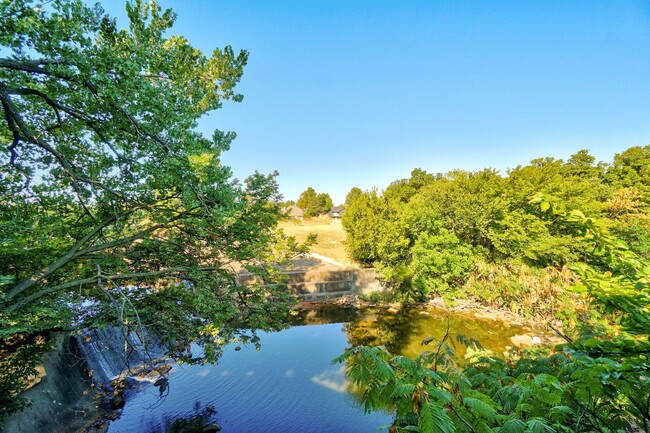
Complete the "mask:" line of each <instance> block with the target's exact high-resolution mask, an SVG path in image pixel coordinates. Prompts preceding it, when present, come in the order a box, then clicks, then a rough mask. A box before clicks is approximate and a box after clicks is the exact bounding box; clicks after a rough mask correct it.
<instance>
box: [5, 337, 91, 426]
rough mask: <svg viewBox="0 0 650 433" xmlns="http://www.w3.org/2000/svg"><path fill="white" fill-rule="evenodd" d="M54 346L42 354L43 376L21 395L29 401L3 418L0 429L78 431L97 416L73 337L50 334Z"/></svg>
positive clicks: (87, 379)
mask: <svg viewBox="0 0 650 433" xmlns="http://www.w3.org/2000/svg"><path fill="white" fill-rule="evenodd" d="M52 342H53V346H54V348H53V349H52V350H51V351H49V352H48V353H46V354H45V356H44V357H43V368H44V370H45V376H44V377H43V378H42V379H41V381H40V382H39V383H37V384H36V385H34V386H33V387H31V388H30V389H28V390H27V391H25V392H24V393H23V394H22V396H23V397H25V398H27V399H29V400H31V401H32V405H31V406H29V407H28V408H26V409H24V410H23V411H22V412H18V413H14V414H11V415H9V416H7V417H6V418H5V419H4V420H3V424H4V425H3V427H1V428H0V431H2V432H6V433H18V432H48V433H59V432H61V433H63V432H71V431H77V430H79V429H81V428H82V427H83V426H84V425H86V424H87V423H88V422H89V421H91V420H92V419H93V418H94V417H96V405H97V402H96V393H95V388H94V387H93V386H92V380H91V379H90V378H89V377H88V372H87V371H86V369H85V368H84V367H83V364H84V363H83V361H82V359H81V358H80V356H79V354H78V352H77V347H76V343H75V341H74V339H73V338H72V337H70V336H69V334H64V333H55V334H53V335H52Z"/></svg>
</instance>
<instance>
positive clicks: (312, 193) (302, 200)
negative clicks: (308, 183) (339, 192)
mask: <svg viewBox="0 0 650 433" xmlns="http://www.w3.org/2000/svg"><path fill="white" fill-rule="evenodd" d="M332 204H333V203H332V198H331V197H330V196H329V194H326V193H324V192H323V193H320V194H319V193H317V192H316V190H315V189H314V188H312V187H309V188H307V189H306V190H305V191H303V192H302V194H300V197H299V198H298V201H297V202H296V205H297V206H298V207H299V208H301V209H302V210H303V211H304V212H305V217H307V218H311V217H315V216H318V215H322V214H324V213H326V212H327V211H328V210H330V208H331V207H332Z"/></svg>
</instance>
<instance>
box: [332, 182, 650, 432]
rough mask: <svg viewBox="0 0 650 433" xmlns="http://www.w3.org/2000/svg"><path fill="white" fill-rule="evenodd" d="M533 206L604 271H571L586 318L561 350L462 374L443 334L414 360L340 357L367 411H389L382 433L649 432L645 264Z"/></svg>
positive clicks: (472, 367) (592, 230) (365, 352)
mask: <svg viewBox="0 0 650 433" xmlns="http://www.w3.org/2000/svg"><path fill="white" fill-rule="evenodd" d="M533 203H535V204H538V205H539V206H540V208H541V210H542V212H544V214H546V215H548V216H549V217H551V218H553V219H554V221H555V224H557V225H560V226H565V228H567V229H571V230H575V231H577V232H579V233H581V234H582V235H583V236H584V238H585V239H586V241H587V242H589V244H590V245H591V246H592V248H593V249H592V251H591V253H590V254H592V255H597V256H600V257H602V258H603V261H604V263H606V267H605V268H598V267H594V266H591V265H590V264H588V263H582V264H580V265H577V266H576V267H575V272H576V273H577V274H578V275H579V277H580V282H579V284H578V285H576V286H575V287H574V290H576V291H578V292H584V293H586V294H588V295H589V296H590V297H591V298H592V299H593V302H594V305H593V309H592V311H591V315H590V316H585V317H584V318H583V320H584V322H583V323H582V324H581V325H582V326H580V327H579V328H577V329H574V330H570V334H572V335H565V339H566V341H567V342H566V344H563V345H559V346H557V347H555V348H547V349H541V350H539V351H538V352H533V351H531V352H524V353H522V354H521V355H520V356H519V358H510V359H507V360H502V359H495V358H490V357H486V356H482V355H481V353H480V350H479V351H478V352H476V351H475V352H474V356H473V360H472V362H471V363H470V364H469V365H468V366H467V367H465V368H459V367H457V366H455V365H454V353H453V350H452V349H451V345H450V339H451V337H450V336H449V334H448V333H447V335H445V337H444V338H442V339H441V340H440V341H438V342H437V345H436V348H435V350H432V351H431V352H426V353H424V354H422V355H421V356H420V357H418V358H416V359H408V358H404V357H402V356H394V355H392V354H391V353H389V352H387V351H386V350H385V349H384V348H383V347H381V346H379V347H365V346H358V347H355V348H353V349H351V350H348V351H347V352H346V353H344V354H343V355H342V356H341V357H340V358H338V359H337V360H335V361H337V362H343V361H348V363H349V364H348V375H349V376H350V378H351V379H352V380H353V381H354V382H355V383H356V384H357V385H359V386H362V387H364V389H365V392H364V395H363V401H364V404H365V407H366V410H377V409H385V408H389V407H390V408H393V409H394V411H395V419H394V423H393V425H392V427H391V429H390V431H402V432H406V431H420V432H457V431H458V432H471V433H478V432H499V433H505V432H522V433H523V432H526V431H532V432H549V433H550V432H559V431H561V432H593V431H597V432H603V433H605V432H618V431H626V430H627V431H632V430H635V431H646V432H647V431H650V407H649V406H648V402H649V401H650V379H649V378H650V363H649V362H648V354H650V340H649V333H650V309H649V306H650V264H648V262H647V261H645V260H643V259H642V258H641V257H640V256H638V255H637V254H635V253H634V252H633V251H631V250H630V249H629V247H628V246H627V244H626V243H625V242H623V241H620V240H618V239H617V238H615V237H614V236H612V235H611V234H610V233H609V232H608V230H607V229H606V227H605V226H604V225H603V223H602V222H599V221H597V220H595V219H593V218H589V217H586V216H585V215H584V214H582V213H581V212H579V211H572V212H567V211H565V210H564V209H563V207H561V206H559V205H557V204H555V202H553V201H552V200H549V199H548V198H547V196H543V195H537V196H536V197H535V199H534V200H533ZM431 342H432V339H427V340H425V341H424V342H423V344H429V343H431ZM461 342H464V343H465V344H471V342H467V341H464V339H462V338H461Z"/></svg>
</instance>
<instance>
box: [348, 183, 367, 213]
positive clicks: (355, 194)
mask: <svg viewBox="0 0 650 433" xmlns="http://www.w3.org/2000/svg"><path fill="white" fill-rule="evenodd" d="M361 194H363V191H361V188H359V187H356V186H355V187H352V188H351V189H350V191H349V192H348V194H347V195H346V196H345V207H346V208H347V207H350V205H351V204H352V203H353V202H354V201H355V200H356V199H358V198H359V197H360V196H361Z"/></svg>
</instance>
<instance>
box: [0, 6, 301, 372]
mask: <svg viewBox="0 0 650 433" xmlns="http://www.w3.org/2000/svg"><path fill="white" fill-rule="evenodd" d="M126 8H127V13H128V17H129V28H128V29H121V30H120V29H118V28H117V26H116V22H115V20H114V19H112V18H110V17H108V16H107V15H106V14H105V13H104V12H103V10H102V9H101V7H100V6H99V5H96V6H94V7H88V6H87V5H85V4H84V2H82V1H81V0H69V1H64V0H61V1H59V0H56V1H53V2H47V4H41V2H33V1H30V0H2V1H0V22H2V26H0V44H1V46H2V48H1V49H0V53H1V54H2V57H0V104H1V105H0V276H1V278H2V279H1V280H0V283H1V284H2V286H0V287H2V290H1V291H0V329H1V330H2V331H1V333H0V337H2V345H3V347H4V345H7V344H10V343H11V341H13V340H12V339H15V338H16V336H17V335H29V334H30V333H34V332H38V331H41V330H46V329H51V328H54V327H69V326H70V325H71V324H73V323H77V324H79V323H81V324H87V323H91V324H93V323H94V324H97V323H111V322H116V323H121V324H124V323H140V324H142V325H143V326H146V325H154V326H153V327H152V329H155V330H156V331H157V333H158V334H159V338H160V339H161V340H162V341H163V342H167V343H171V344H172V345H173V347H177V348H179V350H181V348H183V347H184V346H183V344H182V342H184V341H188V340H195V339H197V338H198V339H201V340H202V341H203V342H204V343H205V344H207V345H210V344H216V342H217V341H219V339H222V338H224V337H226V336H228V335H231V334H229V333H230V332H231V331H232V332H235V331H236V328H237V327H239V326H242V325H241V324H242V323H245V326H247V327H248V326H250V327H259V326H265V325H267V324H268V323H269V319H270V318H273V317H275V316H274V315H273V314H270V313H274V312H278V313H281V312H282V311H283V310H282V309H281V308H280V309H278V308H276V307H277V306H278V305H283V304H282V303H277V302H274V303H268V302H266V299H267V297H268V295H269V293H268V292H267V291H266V290H265V289H262V287H261V286H260V287H258V288H255V287H242V286H239V285H237V284H236V278H235V273H234V270H235V269H236V268H235V267H247V268H248V269H250V270H254V271H258V272H260V273H262V274H263V276H268V273H267V272H265V269H267V268H264V266H262V263H263V262H264V261H265V260H266V259H268V258H269V257H270V256H273V254H274V251H283V252H287V249H286V248H277V249H274V248H273V245H274V243H275V242H276V241H277V239H276V238H275V232H274V225H275V222H276V221H277V218H278V217H279V215H280V209H279V205H278V203H279V195H278V193H277V185H276V183H275V179H274V178H275V174H273V175H269V176H266V175H261V174H257V173H256V174H254V175H253V176H251V177H250V178H248V179H247V180H246V181H245V182H244V183H243V184H240V183H239V182H237V181H236V180H233V179H232V177H231V172H230V170H229V168H228V167H225V166H222V165H221V164H220V162H219V156H220V154H221V152H223V151H225V150H227V149H228V147H229V145H230V143H231V141H232V139H233V138H234V134H232V133H224V132H219V131H216V132H215V133H214V135H213V136H212V137H205V136H203V135H202V134H200V133H199V132H198V131H197V130H196V126H197V121H198V120H199V119H200V118H201V116H203V115H204V114H205V113H207V112H209V111H212V110H215V109H217V108H219V107H221V104H222V102H223V101H224V100H233V101H241V99H242V96H241V95H239V94H237V93H236V92H235V90H234V88H235V85H236V84H237V83H238V81H239V80H240V78H241V76H242V72H243V67H244V65H245V64H246V61H247V53H246V52H245V51H242V52H239V53H235V52H234V51H233V50H232V49H231V48H230V47H225V48H223V49H215V50H214V52H213V53H212V54H211V55H210V56H206V55H204V54H203V53H202V52H201V51H199V50H197V49H196V48H193V47H192V46H191V45H190V44H189V43H188V41H187V40H186V39H184V38H183V37H181V36H169V37H168V36H167V35H168V32H169V29H170V28H171V27H172V24H173V22H174V19H175V15H174V13H173V12H172V11H171V10H166V11H162V10H161V8H160V7H159V6H158V5H157V4H156V3H155V2H146V3H145V2H142V1H140V0H135V1H134V2H130V3H127V5H126ZM294 246H295V244H294ZM294 249H295V248H294ZM275 299H276V300H278V299H279V298H277V297H276V298H275ZM79 305H83V306H84V307H83V309H81V308H80V307H78V306H79ZM79 320H81V322H79ZM235 320H236V322H235ZM233 323H237V324H236V325H234V324H233ZM228 324H233V325H231V326H228ZM205 353H206V354H208V355H209V354H210V353H216V352H215V351H210V350H206V352H205ZM9 370H11V369H9Z"/></svg>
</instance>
